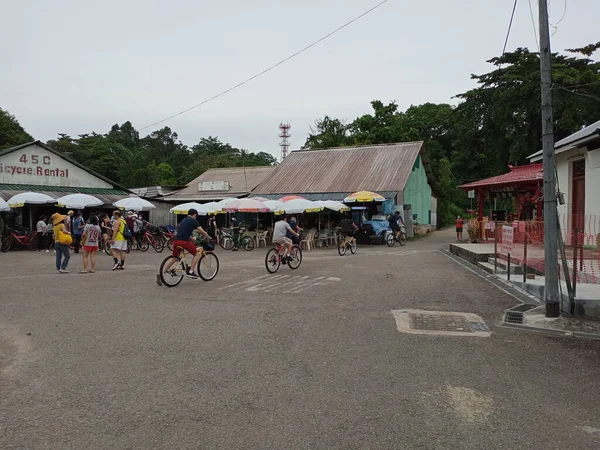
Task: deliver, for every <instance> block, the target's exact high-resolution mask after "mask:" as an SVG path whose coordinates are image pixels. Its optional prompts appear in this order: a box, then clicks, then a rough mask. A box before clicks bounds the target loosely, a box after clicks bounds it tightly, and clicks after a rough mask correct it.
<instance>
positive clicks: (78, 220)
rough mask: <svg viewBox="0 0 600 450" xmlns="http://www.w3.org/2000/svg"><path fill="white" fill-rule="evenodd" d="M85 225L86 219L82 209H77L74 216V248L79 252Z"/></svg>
mask: <svg viewBox="0 0 600 450" xmlns="http://www.w3.org/2000/svg"><path fill="white" fill-rule="evenodd" d="M84 227H85V220H83V217H81V211H77V213H76V214H75V217H74V218H73V232H72V234H73V241H74V243H73V248H74V249H75V253H79V248H80V247H81V236H82V235H83V228H84Z"/></svg>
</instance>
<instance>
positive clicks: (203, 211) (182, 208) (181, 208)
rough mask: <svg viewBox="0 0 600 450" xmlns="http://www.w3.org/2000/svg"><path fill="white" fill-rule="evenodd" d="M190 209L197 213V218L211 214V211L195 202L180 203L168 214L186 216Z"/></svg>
mask: <svg viewBox="0 0 600 450" xmlns="http://www.w3.org/2000/svg"><path fill="white" fill-rule="evenodd" d="M190 209H195V210H196V211H198V215H199V216H205V215H207V214H208V213H210V212H212V210H210V209H208V208H206V207H205V206H204V205H201V204H200V203H196V202H189V203H181V204H180V205H176V206H173V207H172V208H171V209H170V210H169V212H170V213H172V214H187V213H188V211H189V210H190Z"/></svg>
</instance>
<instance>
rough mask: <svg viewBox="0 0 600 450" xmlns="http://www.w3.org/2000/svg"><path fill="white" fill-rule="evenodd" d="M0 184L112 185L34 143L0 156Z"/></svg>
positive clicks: (100, 186) (99, 186) (108, 186)
mask: <svg viewBox="0 0 600 450" xmlns="http://www.w3.org/2000/svg"><path fill="white" fill-rule="evenodd" d="M0 184H32V185H37V186H65V187H93V188H108V189H111V188H112V187H113V186H112V185H111V184H110V183H107V182H106V181H104V180H102V179H100V178H98V177H96V176H94V175H92V174H91V173H89V172H87V171H86V170H84V169H82V168H80V167H78V166H76V165H75V164H72V163H70V162H69V161H67V160H65V159H63V158H61V157H60V156H59V155H56V154H54V153H52V152H50V151H48V150H46V149H45V148H43V147H40V146H39V145H37V144H32V145H30V146H28V147H25V148H22V149H20V150H17V151H14V152H11V153H8V154H6V155H4V156H2V157H0Z"/></svg>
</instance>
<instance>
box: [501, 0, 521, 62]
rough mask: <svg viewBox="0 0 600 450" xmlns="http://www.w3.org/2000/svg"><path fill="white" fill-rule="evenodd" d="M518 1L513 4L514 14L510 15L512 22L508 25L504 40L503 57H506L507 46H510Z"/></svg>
mask: <svg viewBox="0 0 600 450" xmlns="http://www.w3.org/2000/svg"><path fill="white" fill-rule="evenodd" d="M517 1H518V0H515V2H514V4H513V9H512V13H511V15H510V22H509V23H508V30H507V31H506V39H504V48H503V49H502V56H504V52H506V44H508V37H509V36H510V29H511V28H512V23H513V19H514V17H515V10H516V9H517Z"/></svg>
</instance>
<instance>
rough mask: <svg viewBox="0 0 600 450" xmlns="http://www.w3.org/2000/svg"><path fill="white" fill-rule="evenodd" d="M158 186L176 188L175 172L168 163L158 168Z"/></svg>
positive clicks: (161, 164)
mask: <svg viewBox="0 0 600 450" xmlns="http://www.w3.org/2000/svg"><path fill="white" fill-rule="evenodd" d="M155 173H156V184H157V185H159V186H174V185H176V184H177V179H176V178H175V171H174V170H173V168H172V167H171V166H170V165H168V164H167V163H160V164H159V165H158V166H156V172H155Z"/></svg>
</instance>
